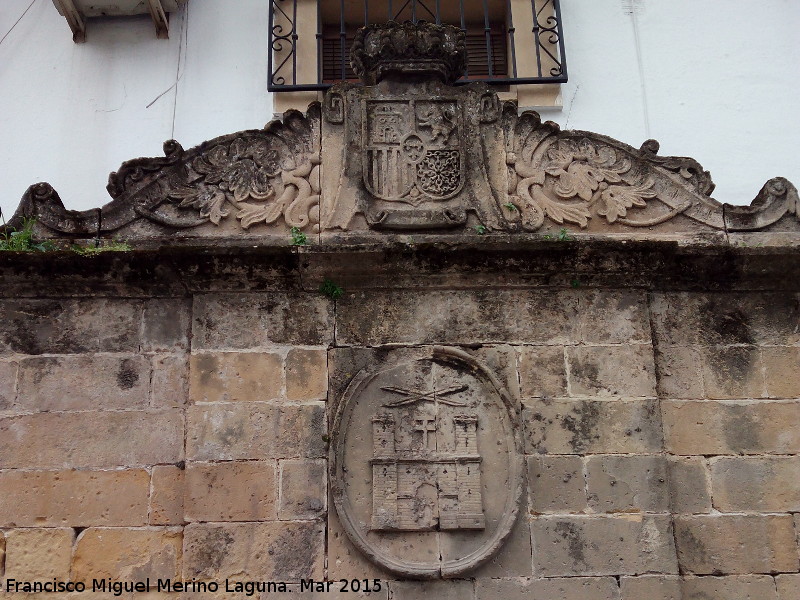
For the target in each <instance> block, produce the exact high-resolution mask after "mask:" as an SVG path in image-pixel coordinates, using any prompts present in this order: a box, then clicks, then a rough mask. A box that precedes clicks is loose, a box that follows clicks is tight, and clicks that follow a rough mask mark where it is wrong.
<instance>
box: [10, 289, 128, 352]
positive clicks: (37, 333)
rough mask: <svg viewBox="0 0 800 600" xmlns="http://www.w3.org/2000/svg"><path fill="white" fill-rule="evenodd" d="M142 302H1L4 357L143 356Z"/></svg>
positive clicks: (90, 299)
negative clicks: (129, 353)
mask: <svg viewBox="0 0 800 600" xmlns="http://www.w3.org/2000/svg"><path fill="white" fill-rule="evenodd" d="M141 320H142V302H141V301H140V300H127V299H107V298H68V299H60V300H34V299H19V300H2V301H0V354H2V353H18V354H44V353H50V354H71V353H84V352H138V350H139V345H140V341H141V337H140V335H141V333H140V326H141Z"/></svg>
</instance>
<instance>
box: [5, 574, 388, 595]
mask: <svg viewBox="0 0 800 600" xmlns="http://www.w3.org/2000/svg"><path fill="white" fill-rule="evenodd" d="M3 583H5V585H4V586H3V587H2V588H0V591H5V592H6V593H21V594H30V593H62V594H63V593H71V592H77V593H80V592H107V593H111V594H113V595H114V596H121V595H122V594H129V593H133V592H152V591H156V592H166V593H171V592H200V593H204V592H211V593H214V592H219V591H224V592H229V593H230V592H233V593H241V594H244V595H245V596H252V595H254V594H257V593H261V592H288V591H300V592H331V591H344V592H348V591H354V592H355V591H359V590H360V591H371V592H377V591H379V590H380V589H381V582H380V580H378V579H373V580H369V579H362V580H357V579H354V580H352V581H349V580H346V579H342V580H340V581H316V580H314V579H301V580H300V581H299V582H296V583H291V584H290V583H287V582H285V581H235V580H229V579H226V580H225V581H224V582H218V581H195V580H194V579H192V580H191V581H174V580H172V579H156V580H154V581H151V580H150V578H149V577H148V578H147V579H145V580H144V581H116V580H114V579H92V581H91V584H87V582H85V581H61V580H59V579H53V580H52V581H41V580H39V581H21V580H19V579H6V580H5V581H4V582H3ZM290 585H291V586H292V589H291V590H290V589H289V586H290ZM342 585H344V588H341V587H340V586H342ZM331 586H336V587H335V588H334V589H333V590H332V589H331ZM298 588H299V589H298Z"/></svg>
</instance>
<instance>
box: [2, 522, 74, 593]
mask: <svg viewBox="0 0 800 600" xmlns="http://www.w3.org/2000/svg"><path fill="white" fill-rule="evenodd" d="M74 538H75V530H74V529H70V528H66V529H62V528H58V529H12V530H10V531H8V532H6V562H5V565H6V570H5V578H6V579H9V578H11V579H18V580H20V581H43V580H45V581H51V580H53V579H60V580H62V581H64V580H66V579H69V568H70V563H71V561H72V542H73V540H74Z"/></svg>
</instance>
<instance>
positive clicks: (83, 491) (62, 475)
mask: <svg viewBox="0 0 800 600" xmlns="http://www.w3.org/2000/svg"><path fill="white" fill-rule="evenodd" d="M149 491H150V476H149V474H148V473H147V471H145V470H143V469H131V470H126V471H74V470H70V471H5V472H0V498H2V499H3V502H0V526H3V527H91V526H102V525H116V526H120V527H122V526H139V525H146V524H147V498H148V495H149Z"/></svg>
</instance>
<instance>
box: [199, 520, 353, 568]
mask: <svg viewBox="0 0 800 600" xmlns="http://www.w3.org/2000/svg"><path fill="white" fill-rule="evenodd" d="M184 536H185V538H186V543H185V555H184V567H183V576H184V578H186V579H191V578H192V577H194V578H197V579H217V580H222V579H225V578H226V577H233V576H238V577H241V576H242V574H247V579H249V580H271V581H297V580H299V579H301V578H313V579H322V577H323V566H324V559H325V543H324V542H325V540H324V538H325V536H324V531H323V526H322V524H321V523H314V522H310V521H288V522H287V521H282V522H275V521H274V522H267V523H219V524H212V523H192V524H189V525H187V526H186V529H185V532H184ZM362 577H363V576H362Z"/></svg>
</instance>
